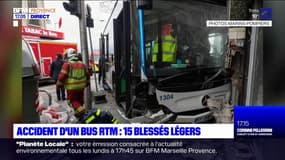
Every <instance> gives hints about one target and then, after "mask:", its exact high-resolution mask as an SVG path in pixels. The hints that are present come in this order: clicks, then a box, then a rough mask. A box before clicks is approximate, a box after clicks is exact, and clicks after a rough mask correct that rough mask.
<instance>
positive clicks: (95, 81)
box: [88, 27, 98, 92]
mask: <svg viewBox="0 0 285 160" xmlns="http://www.w3.org/2000/svg"><path fill="white" fill-rule="evenodd" d="M88 33H89V41H90V49H91V54H92V52H93V44H92V37H91V31H90V27H88ZM94 84H95V89H96V92H98V86H97V78H96V69H95V73H94Z"/></svg>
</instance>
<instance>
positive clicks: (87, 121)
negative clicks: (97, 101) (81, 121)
mask: <svg viewBox="0 0 285 160" xmlns="http://www.w3.org/2000/svg"><path fill="white" fill-rule="evenodd" d="M94 119H95V116H94V115H92V116H90V117H89V118H88V119H86V121H85V123H86V124H89V123H91V122H92V121H93V120H94Z"/></svg>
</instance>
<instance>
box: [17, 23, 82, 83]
mask: <svg viewBox="0 0 285 160" xmlns="http://www.w3.org/2000/svg"><path fill="white" fill-rule="evenodd" d="M22 35H23V38H24V39H25V40H26V41H27V42H28V43H29V44H30V46H31V48H32V49H33V52H34V55H35V58H36V60H37V62H38V66H39V70H40V79H41V80H45V79H49V78H50V65H51V63H52V61H54V60H55V59H56V54H57V53H61V54H63V53H64V51H65V49H67V48H74V49H75V50H76V51H77V44H76V43H69V42H64V41H62V40H63V39H64V34H63V33H62V32H58V31H52V30H47V29H42V28H36V27H30V26H23V27H22Z"/></svg>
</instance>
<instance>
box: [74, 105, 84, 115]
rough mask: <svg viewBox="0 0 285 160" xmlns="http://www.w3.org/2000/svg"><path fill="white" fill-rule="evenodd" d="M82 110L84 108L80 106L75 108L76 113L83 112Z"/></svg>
mask: <svg viewBox="0 0 285 160" xmlns="http://www.w3.org/2000/svg"><path fill="white" fill-rule="evenodd" d="M82 111H84V108H83V107H81V106H80V107H78V108H77V109H76V110H75V114H78V113H81V112H82Z"/></svg>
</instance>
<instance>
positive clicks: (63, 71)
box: [60, 69, 68, 75]
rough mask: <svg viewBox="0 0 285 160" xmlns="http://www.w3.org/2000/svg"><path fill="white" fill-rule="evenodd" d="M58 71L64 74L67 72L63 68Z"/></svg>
mask: <svg viewBox="0 0 285 160" xmlns="http://www.w3.org/2000/svg"><path fill="white" fill-rule="evenodd" d="M60 73H62V74H65V75H67V74H68V73H67V72H66V70H64V69H62V70H61V71H60Z"/></svg>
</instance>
